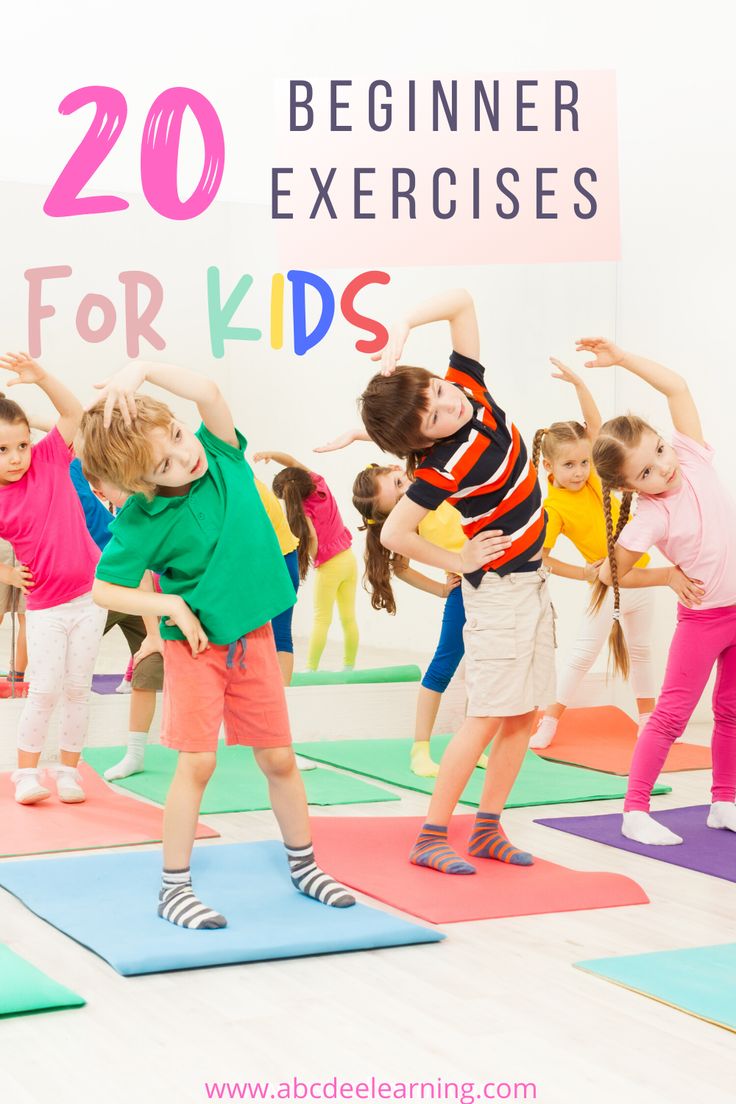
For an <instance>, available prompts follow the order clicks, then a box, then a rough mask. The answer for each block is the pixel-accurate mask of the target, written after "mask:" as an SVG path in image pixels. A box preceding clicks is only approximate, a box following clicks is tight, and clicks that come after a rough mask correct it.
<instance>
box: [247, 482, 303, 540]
mask: <svg viewBox="0 0 736 1104" xmlns="http://www.w3.org/2000/svg"><path fill="white" fill-rule="evenodd" d="M255 484H256V490H257V491H258V493H259V495H260V496H261V502H262V503H263V505H264V506H265V507H266V513H267V514H268V520H269V521H270V522H271V524H272V525H273V527H274V529H275V530H276V537H277V539H278V542H279V548H280V549H281V555H282V556H288V555H289V553H290V552H293V551H294V549H295V548H297V547H298V545H299V538H298V537H295V536H294V534H293V533H292V531H291V529H290V528H289V523H288V521H287V520H286V516H285V514H284V511H283V510H282V509H281V503H280V502H279V500H278V499H277V497H276V495H275V494H274V493H273V491H272V490H270V489H269V488H268V487H267V486H266V484H265V483H261V481H260V479H256V480H255Z"/></svg>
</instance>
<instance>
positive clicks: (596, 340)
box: [575, 337, 625, 368]
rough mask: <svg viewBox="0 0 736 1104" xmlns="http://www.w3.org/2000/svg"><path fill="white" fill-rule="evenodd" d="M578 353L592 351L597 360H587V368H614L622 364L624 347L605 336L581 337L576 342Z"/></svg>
mask: <svg viewBox="0 0 736 1104" xmlns="http://www.w3.org/2000/svg"><path fill="white" fill-rule="evenodd" d="M575 351H576V352H577V353H592V354H593V356H594V357H595V360H586V361H585V367H586V368H612V367H613V365H614V364H620V363H621V360H622V358H623V357H624V355H625V354H624V351H623V349H620V348H619V346H618V345H614V343H613V342H612V341H607V340H606V338H605V337H579V338H578V340H577V341H576V342H575Z"/></svg>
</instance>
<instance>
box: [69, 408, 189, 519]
mask: <svg viewBox="0 0 736 1104" xmlns="http://www.w3.org/2000/svg"><path fill="white" fill-rule="evenodd" d="M135 403H136V408H137V414H136V417H135V419H134V421H133V424H132V425H129V426H127V425H126V424H125V422H124V421H123V416H122V414H121V413H120V411H119V410H118V408H117V407H115V408H114V409H113V412H112V420H111V422H110V427H109V429H105V427H104V425H103V417H104V410H105V400H104V399H100V401H99V402H97V403H95V405H94V406H93V407H92V408H91V409H90V410H87V411H85V413H84V415H83V416H82V424H81V427H80V429H81V434H82V456H81V460H82V470H83V472H84V476H85V478H86V479H87V480H88V481H89V482H90V483H92V484H94V483H98V482H99V481H100V480H105V481H106V482H108V483H114V484H115V486H116V487H120V489H121V490H123V491H127V492H128V493H129V494H137V493H142V494H144V495H145V496H146V498H148V499H151V498H153V496H154V495H155V493H156V489H157V484H156V482H155V480H152V479H148V478H146V473H147V472H150V471H152V470H153V467H154V465H155V457H154V455H153V449H152V448H151V440H150V435H151V430H153V429H168V428H169V426H170V425H171V423H172V421H173V420H174V415H173V413H172V412H171V410H170V409H169V407H168V406H167V405H166V403H162V402H159V401H158V399H152V398H150V396H148V395H136V400H135Z"/></svg>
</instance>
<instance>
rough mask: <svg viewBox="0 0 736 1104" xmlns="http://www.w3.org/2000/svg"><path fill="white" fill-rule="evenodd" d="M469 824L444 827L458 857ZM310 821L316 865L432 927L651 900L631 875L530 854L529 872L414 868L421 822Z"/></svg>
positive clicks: (460, 821) (457, 820)
mask: <svg viewBox="0 0 736 1104" xmlns="http://www.w3.org/2000/svg"><path fill="white" fill-rule="evenodd" d="M474 819H475V818H474V817H472V816H456V817H454V818H453V821H452V824H451V826H450V843H451V845H452V846H453V847H454V848H455V849H456V851H458V852H459V854H461V855H462V856H463V858H468V856H467V854H466V852H465V844H466V842H467V839H468V835H469V834H470V830H471V828H472V826H473V821H474ZM311 823H312V838H313V840H314V847H315V851H316V854H317V859H318V862H319V864H320V866H322V867H323V868H324V869H325V870H329V872H330V874H332V876H333V877H335V878H337V879H338V881H340V882H344V883H345V885H349V886H352V888H353V889H357V890H360V892H361V893H367V894H368V896H369V897H375V898H376V900H378V901H383V902H385V904H387V905H392V906H393V907H394V908H397V909H402V910H403V911H404V912H409V913H411V915H412V916H418V917H420V918H421V919H422V920H429V921H430V922H431V923H433V924H451V923H454V922H456V921H461V920H492V919H498V918H500V917H506V916H531V915H534V914H536V913H543V912H573V911H575V910H577V909H594V908H613V907H615V906H617V905H646V904H648V902H649V898H648V897H647V895H646V893H645V892H644V890H643V889H642V888H641V886H640V885H637V883H636V882H634V881H632V880H631V878H625V877H624V876H623V875H621V874H601V873H597V872H594V873H590V872H588V871H581V870H570V869H569V868H568V867H566V866H558V865H557V864H556V863H551V862H545V861H544V860H543V859H540V858H536V856H535V863H534V866H527V867H522V866H509V865H507V864H506V863H500V862H496V861H495V860H493V859H476V858H469V861H470V862H471V863H472V864H473V866H475V867H476V869H477V871H478V873H477V874H471V875H451V874H440V873H438V872H437V871H436V870H428V869H426V868H423V867H419V866H413V865H412V864H411V863H410V862H409V858H408V855H409V851H410V850H411V847H412V844H413V843H414V840H415V839H416V836H417V833H418V832H419V829H420V828H421V826H422V820H421V818H419V817H312V821H311Z"/></svg>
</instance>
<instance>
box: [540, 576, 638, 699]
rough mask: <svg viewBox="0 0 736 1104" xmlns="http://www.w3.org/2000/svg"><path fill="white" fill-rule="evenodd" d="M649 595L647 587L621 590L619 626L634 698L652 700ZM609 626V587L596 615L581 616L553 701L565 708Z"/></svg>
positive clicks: (610, 591)
mask: <svg viewBox="0 0 736 1104" xmlns="http://www.w3.org/2000/svg"><path fill="white" fill-rule="evenodd" d="M652 614H653V595H652V594H651V593H650V592H649V589H648V588H647V587H642V588H641V589H639V588H637V589H635V590H634V589H631V590H624V589H623V588H622V590H621V627H622V628H623V630H624V637H625V638H626V645H627V647H628V649H629V658H630V660H631V686H632V689H633V691H634V697H636V698H654V697H656V695H657V687H656V683H655V681H654V671H653V669H652V644H651V636H652ZM612 625H613V590H612V589H611V588H610V587H609V588H608V593H607V594H606V597H605V600H604V602H603V605H602V606H601V608H600V609H599V610H598V612H597V613H596V614H594V615H593V616H591V615H590V614H589V613H586V614H585V617H584V618H583V623H582V625H581V626H580V632H579V633H578V638H577V640H576V641H575V644H574V646H573V650H572V655H571V656H570V657H569V659H568V661H567V663H566V665H565V668H564V670H563V671H562V674H561V676H560V678H559V679H558V680H557V701H558V702H559V703H560V705H569V704H570V702H571V700H572V698H573V695H574V694H575V691H576V690H577V688H578V687H579V685H580V683H581V682H582V681H583V679H584V678H585V676H586V674H587V673H588V671H589V670H590V668H591V667H592V666H593V664H594V662H595V660H596V658H597V657H598V653H599V652H600V650H601V648H602V647H603V645H604V644H605V643H606V641H607V639H608V634H609V633H610V631H611V626H612Z"/></svg>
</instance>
